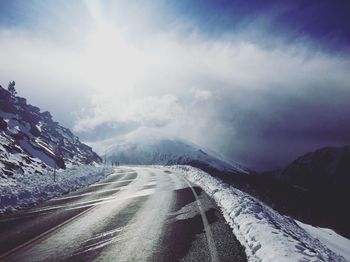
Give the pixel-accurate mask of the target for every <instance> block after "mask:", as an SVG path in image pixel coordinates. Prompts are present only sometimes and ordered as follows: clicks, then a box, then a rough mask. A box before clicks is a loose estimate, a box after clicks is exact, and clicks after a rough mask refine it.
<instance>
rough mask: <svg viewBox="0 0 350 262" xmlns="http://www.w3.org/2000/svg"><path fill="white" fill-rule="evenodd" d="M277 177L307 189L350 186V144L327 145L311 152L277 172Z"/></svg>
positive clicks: (345, 188) (345, 187)
mask: <svg viewBox="0 0 350 262" xmlns="http://www.w3.org/2000/svg"><path fill="white" fill-rule="evenodd" d="M274 176H275V178H277V179H280V180H283V181H286V182H288V183H292V184H295V185H298V186H300V187H302V188H305V189H306V190H322V189H323V188H327V189H329V188H331V187H332V188H333V187H334V188H337V189H338V190H339V189H342V190H348V188H349V186H350V146H344V147H325V148H321V149H318V150H316V151H314V152H309V153H307V154H305V155H303V156H301V157H299V158H297V159H296V160H294V161H293V162H292V163H291V164H289V165H288V166H287V167H286V168H284V169H282V170H280V171H278V172H276V173H275V174H274Z"/></svg>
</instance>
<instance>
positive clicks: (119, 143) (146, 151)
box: [91, 129, 249, 174]
mask: <svg viewBox="0 0 350 262" xmlns="http://www.w3.org/2000/svg"><path fill="white" fill-rule="evenodd" d="M91 145H92V146H93V148H94V149H95V150H97V152H100V154H102V155H105V156H106V158H107V159H108V160H110V161H113V162H115V161H118V162H120V163H121V164H137V165H154V164H156V165H173V164H190V165H191V164H192V165H197V166H199V165H203V166H208V167H210V168H215V169H217V170H220V171H225V172H235V173H244V174H247V173H249V171H247V170H246V169H244V168H242V167H241V166H240V165H238V164H236V163H230V162H228V161H225V160H224V159H223V158H221V157H220V156H219V154H214V153H212V152H209V151H208V150H206V149H204V148H202V147H200V146H198V145H196V144H194V143H192V142H189V141H186V140H184V139H180V138H176V137H171V136H166V135H164V134H162V133H161V132H157V131H155V132H153V131H150V130H147V129H141V130H138V131H137V132H133V133H130V134H128V135H126V136H122V137H118V138H113V139H108V140H105V141H102V142H98V143H94V144H91Z"/></svg>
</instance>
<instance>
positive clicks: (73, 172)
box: [0, 165, 113, 213]
mask: <svg viewBox="0 0 350 262" xmlns="http://www.w3.org/2000/svg"><path fill="white" fill-rule="evenodd" d="M112 172H113V169H112V167H95V166H88V165H86V166H85V165H81V166H77V167H72V168H69V169H66V170H62V171H59V172H57V173H56V182H54V181H53V174H52V173H47V174H38V173H36V174H32V175H23V174H15V175H13V176H11V177H10V178H0V213H4V212H13V211H15V210H17V209H20V208H23V207H28V206H31V205H33V204H36V203H39V202H42V201H45V200H48V199H50V198H52V197H55V196H59V195H62V194H65V193H68V192H70V191H73V190H77V189H79V188H81V187H84V186H87V185H90V184H92V183H95V182H97V181H98V180H100V179H102V178H103V177H105V176H107V175H109V174H111V173H112Z"/></svg>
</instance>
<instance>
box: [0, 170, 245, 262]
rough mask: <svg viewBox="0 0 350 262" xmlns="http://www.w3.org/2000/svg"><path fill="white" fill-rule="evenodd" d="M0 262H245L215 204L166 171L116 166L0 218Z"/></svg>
mask: <svg viewBox="0 0 350 262" xmlns="http://www.w3.org/2000/svg"><path fill="white" fill-rule="evenodd" d="M0 232H1V234H0V260H1V261H246V260H247V259H246V256H245V253H244V249H243V247H242V246H241V245H240V244H239V242H238V241H237V239H236V238H235V236H234V235H233V234H232V230H231V229H230V227H229V226H228V225H227V224H226V223H225V220H224V218H223V216H222V215H221V213H220V211H219V209H218V207H217V206H216V205H215V203H214V201H213V200H211V199H210V198H209V197H208V196H207V195H206V194H205V193H204V192H203V191H202V190H201V189H200V188H199V187H194V186H193V185H191V184H190V183H189V182H188V181H186V180H185V179H184V178H183V177H182V176H181V175H179V174H176V173H174V172H172V171H171V172H170V171H167V170H166V168H164V169H159V168H152V167H119V168H117V169H116V170H115V172H114V173H113V174H112V175H110V176H108V177H107V178H105V179H104V180H103V181H100V182H98V183H96V184H93V185H91V186H89V187H88V188H85V189H82V190H78V191H76V192H73V193H70V194H66V195H63V196H61V197H58V198H54V199H51V200H49V201H47V202H45V203H43V204H40V205H38V206H36V207H34V208H31V209H28V210H25V211H21V212H17V213H15V214H12V215H8V216H3V217H0Z"/></svg>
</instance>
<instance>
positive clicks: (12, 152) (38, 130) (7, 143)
mask: <svg viewBox="0 0 350 262" xmlns="http://www.w3.org/2000/svg"><path fill="white" fill-rule="evenodd" d="M101 161H102V160H101V158H100V157H99V156H98V155H97V154H96V153H95V152H93V151H92V149H91V148H90V147H89V146H87V145H85V144H83V143H81V142H80V141H79V139H78V137H76V136H75V135H74V134H73V133H72V132H71V131H70V130H69V129H67V128H64V127H62V126H60V125H59V124H58V123H57V122H54V121H53V119H52V116H51V114H50V113H49V112H47V111H46V112H43V113H41V112H40V109H39V108H38V107H35V106H32V105H29V104H27V101H26V99H24V98H21V97H16V96H13V95H11V94H10V93H9V92H8V91H7V90H6V89H4V88H2V87H0V176H9V175H12V174H14V173H23V174H26V173H34V172H41V173H42V172H44V171H45V170H50V169H52V168H66V166H70V165H79V164H95V163H100V162H101Z"/></svg>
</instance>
